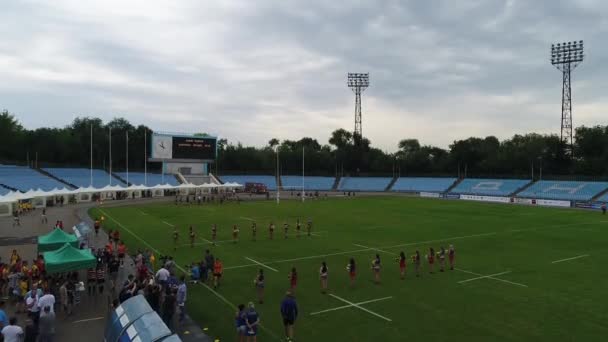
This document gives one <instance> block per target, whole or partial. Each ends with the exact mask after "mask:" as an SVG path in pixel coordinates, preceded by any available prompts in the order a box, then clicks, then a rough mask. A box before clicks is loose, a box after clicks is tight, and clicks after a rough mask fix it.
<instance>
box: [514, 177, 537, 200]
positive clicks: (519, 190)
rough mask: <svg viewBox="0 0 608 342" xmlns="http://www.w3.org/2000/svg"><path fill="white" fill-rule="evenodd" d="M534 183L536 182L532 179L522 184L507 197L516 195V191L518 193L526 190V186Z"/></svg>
mask: <svg viewBox="0 0 608 342" xmlns="http://www.w3.org/2000/svg"><path fill="white" fill-rule="evenodd" d="M534 183H536V181H534V180H533V181H531V182H530V183H528V184H526V185H524V186H522V187H521V188H519V189H517V190H515V191H514V192H513V193H511V194H509V197H515V196H517V194H518V193H520V192H522V191H524V190H526V189H527V188H529V187H531V186H532V184H534Z"/></svg>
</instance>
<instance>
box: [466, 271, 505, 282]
mask: <svg viewBox="0 0 608 342" xmlns="http://www.w3.org/2000/svg"><path fill="white" fill-rule="evenodd" d="M507 273H511V271H505V272H500V273H494V274H490V275H485V276H481V277H475V278H471V279H467V280H461V281H459V282H458V283H459V284H463V283H468V282H469V281H473V280H479V279H485V278H492V277H495V276H499V275H503V274H507Z"/></svg>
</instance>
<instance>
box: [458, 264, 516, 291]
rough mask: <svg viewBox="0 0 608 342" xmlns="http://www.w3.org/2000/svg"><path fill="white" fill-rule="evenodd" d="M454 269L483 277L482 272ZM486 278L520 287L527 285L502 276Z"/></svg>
mask: <svg viewBox="0 0 608 342" xmlns="http://www.w3.org/2000/svg"><path fill="white" fill-rule="evenodd" d="M454 269H455V270H456V271H460V272H464V273H468V274H472V275H476V276H480V277H483V274H479V273H475V272H471V271H467V270H463V269H460V268H454ZM487 278H488V279H494V280H497V281H502V282H503V283H508V284H511V285H517V286H521V287H528V285H524V284H520V283H516V282H514V281H509V280H505V279H502V278H495V277H487Z"/></svg>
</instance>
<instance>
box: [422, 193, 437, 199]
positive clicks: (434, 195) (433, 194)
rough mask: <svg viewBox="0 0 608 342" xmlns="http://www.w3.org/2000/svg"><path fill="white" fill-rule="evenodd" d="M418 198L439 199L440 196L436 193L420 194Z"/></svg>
mask: <svg viewBox="0 0 608 342" xmlns="http://www.w3.org/2000/svg"><path fill="white" fill-rule="evenodd" d="M420 197H429V198H439V197H441V194H440V193H438V192H421V193H420Z"/></svg>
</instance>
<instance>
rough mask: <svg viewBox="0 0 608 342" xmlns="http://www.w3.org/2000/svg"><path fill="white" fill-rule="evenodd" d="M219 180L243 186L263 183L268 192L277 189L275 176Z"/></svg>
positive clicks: (244, 176)
mask: <svg viewBox="0 0 608 342" xmlns="http://www.w3.org/2000/svg"><path fill="white" fill-rule="evenodd" d="M220 179H221V180H222V181H223V182H225V183H227V182H231V183H239V184H242V185H245V183H263V184H265V185H266V187H267V188H268V190H276V189H277V180H276V178H275V176H255V175H242V176H220Z"/></svg>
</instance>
